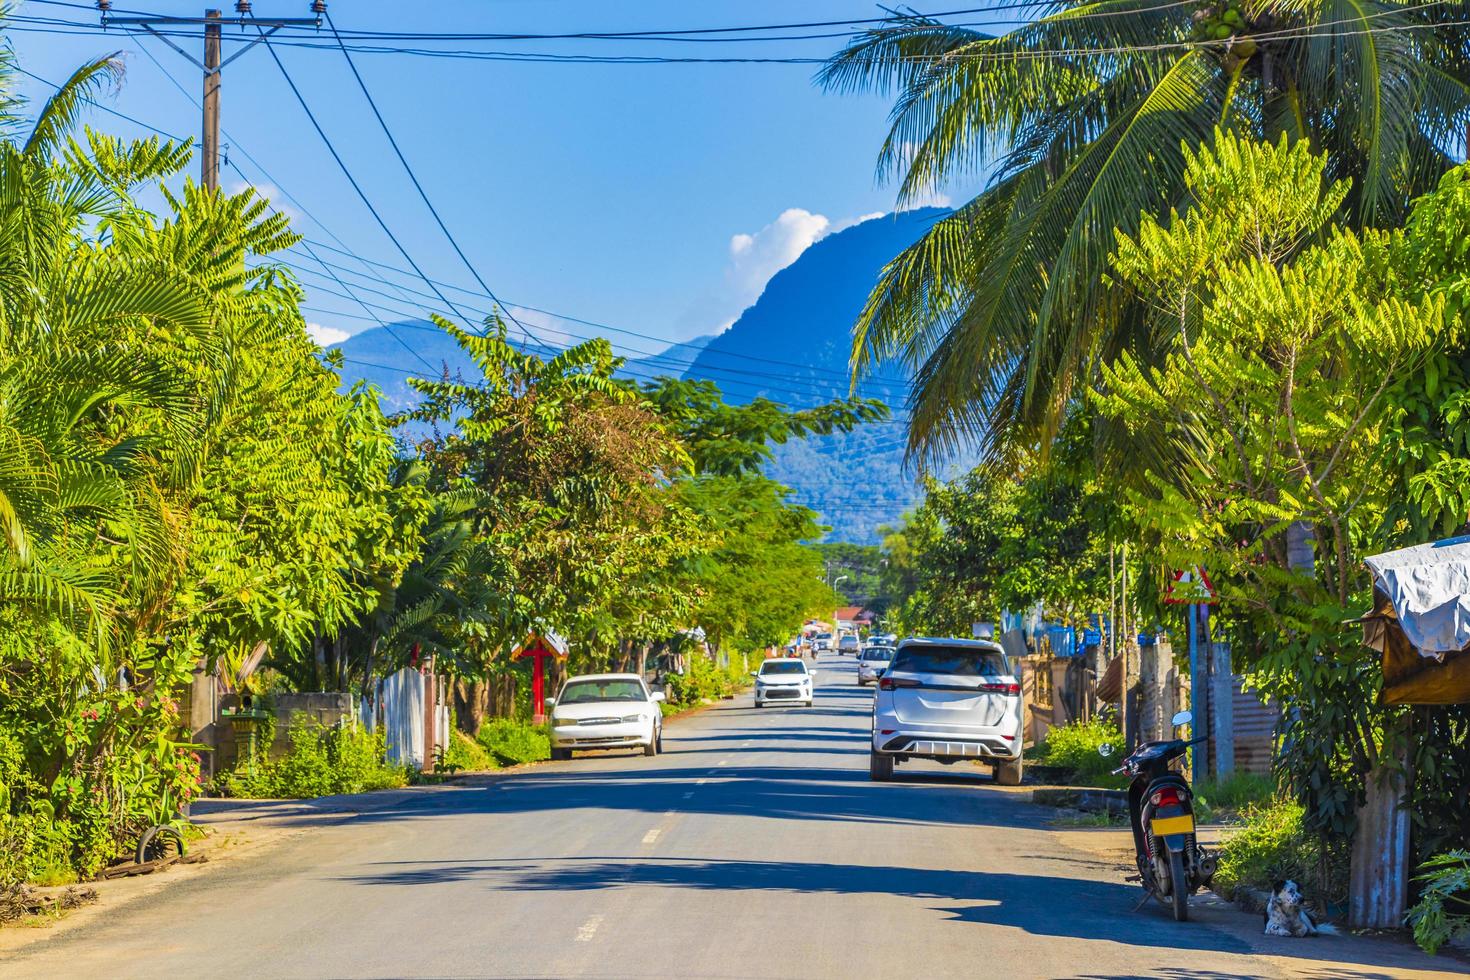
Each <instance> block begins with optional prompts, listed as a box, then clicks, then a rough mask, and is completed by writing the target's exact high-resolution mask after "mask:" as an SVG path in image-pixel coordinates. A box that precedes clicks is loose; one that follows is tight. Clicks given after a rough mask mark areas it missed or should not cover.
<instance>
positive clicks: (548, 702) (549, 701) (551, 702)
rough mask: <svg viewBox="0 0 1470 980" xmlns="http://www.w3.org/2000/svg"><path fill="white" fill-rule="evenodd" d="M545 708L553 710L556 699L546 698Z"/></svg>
mask: <svg viewBox="0 0 1470 980" xmlns="http://www.w3.org/2000/svg"><path fill="white" fill-rule="evenodd" d="M546 706H547V707H548V708H554V707H556V698H547V699H546Z"/></svg>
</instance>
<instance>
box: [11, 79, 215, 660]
mask: <svg viewBox="0 0 1470 980" xmlns="http://www.w3.org/2000/svg"><path fill="white" fill-rule="evenodd" d="M119 72H120V66H119V64H118V62H117V61H116V59H115V58H111V57H109V58H101V59H98V60H97V61H94V62H91V63H88V64H86V65H84V66H82V67H81V68H80V69H78V70H77V71H76V72H75V73H74V74H73V75H72V77H71V78H70V79H68V81H67V82H66V84H65V85H63V86H62V87H61V88H60V89H59V90H58V91H57V93H56V94H55V95H54V96H52V97H51V99H49V100H48V101H47V102H46V103H45V105H44V106H43V107H42V108H41V110H40V112H39V113H38V114H37V116H36V118H35V121H34V122H33V124H32V125H31V126H30V127H29V130H28V131H27V132H23V133H22V132H19V131H18V130H19V129H20V127H19V125H18V124H15V125H13V126H12V133H11V138H8V139H3V140H0V599H3V600H6V601H10V602H16V603H19V604H21V605H22V606H24V607H27V608H30V609H34V610H38V611H39V610H45V611H47V612H49V613H50V614H52V615H59V616H61V617H62V618H63V619H64V620H65V621H67V622H69V623H71V624H72V625H73V626H74V627H76V628H78V629H79V631H81V632H84V633H86V634H88V635H90V636H91V637H92V639H93V640H94V641H95V642H96V643H97V644H98V645H100V646H106V645H108V642H109V640H110V639H111V638H112V636H113V635H114V634H115V633H116V632H117V630H118V628H119V627H120V625H121V624H120V623H119V622H118V620H117V619H116V616H117V614H118V612H119V610H120V607H121V606H122V604H123V600H124V595H125V594H126V595H127V597H128V599H129V600H130V602H131V605H132V607H133V611H134V614H136V612H137V609H138V608H139V607H141V606H146V604H147V602H148V600H149V598H150V597H151V596H152V595H154V594H156V591H157V589H158V588H159V587H160V586H161V585H162V583H163V581H164V580H165V579H166V578H167V576H169V575H170V574H171V573H172V572H173V571H175V570H176V568H177V565H178V562H179V545H178V536H177V534H176V533H175V532H176V529H177V521H178V516H179V515H178V513H177V505H176V504H175V503H174V502H173V501H171V500H170V496H169V492H168V491H169V488H170V487H174V486H178V485H179V483H180V481H181V479H182V478H183V477H184V475H185V473H186V471H187V470H188V469H189V468H190V466H191V464H192V459H193V454H192V452H191V449H190V446H191V443H192V442H194V441H195V439H196V435H195V434H196V433H197V430H198V428H199V412H200V409H201V407H202V406H201V399H200V398H199V397H198V393H197V390H196V386H191V385H190V384H189V379H188V378H187V377H186V376H184V375H183V374H181V373H180V372H179V371H178V370H177V366H176V365H174V364H170V363H167V362H166V361H165V360H163V359H161V358H160V357H159V356H158V355H157V345H150V344H149V343H148V342H147V339H148V336H149V332H150V331H174V332H176V333H178V334H179V335H180V336H189V337H192V338H194V339H195V340H196V341H200V342H201V343H200V344H199V345H198V347H199V348H200V349H201V350H204V351H205V352H206V353H207V351H208V348H210V347H211V346H217V345H215V344H213V343H212V333H213V330H214V326H213V310H212V308H211V302H210V297H209V295H208V293H207V291H206V289H205V288H203V287H202V286H201V284H200V281H199V277H198V276H195V275H192V274H190V273H189V272H187V271H185V270H184V269H182V268H178V267H175V266H174V265H173V264H172V263H171V262H169V261H168V260H167V258H166V257H163V256H160V255H159V254H158V252H157V249H156V248H145V247H138V241H139V240H138V238H137V237H136V235H135V232H136V224H137V222H138V221H139V220H141V219H139V218H137V213H136V209H135V207H134V206H133V204H132V202H131V200H130V199H129V197H128V195H127V189H128V187H129V186H131V185H133V184H135V183H137V182H140V181H144V180H149V179H152V178H154V177H156V176H158V175H160V174H163V173H169V172H172V171H173V170H175V169H177V167H178V166H180V165H181V162H182V161H183V160H186V159H187V158H188V152H189V151H188V147H187V146H178V145H175V144H172V143H168V142H160V141H157V140H149V141H141V142H138V143H133V144H124V143H122V142H120V141H117V140H114V139H111V138H109V137H104V136H99V135H96V134H91V133H89V134H87V137H86V139H85V142H82V141H73V139H72V138H71V137H72V132H73V130H74V129H75V124H76V120H77V116H78V113H79V112H80V110H81V108H82V107H83V106H84V105H85V104H86V103H87V102H89V101H90V100H91V99H92V98H93V97H94V96H95V95H96V94H97V93H98V91H99V90H100V89H102V88H104V87H106V86H107V85H109V84H111V83H114V82H115V81H116V80H117V78H118V77H119ZM3 73H4V66H3V65H0V76H3ZM14 108H15V107H14V106H13V105H11V104H10V103H4V104H3V105H0V114H3V115H5V116H6V117H12V118H13V116H14V112H13V111H12V110H13V109H14ZM104 238H105V239H110V241H107V242H106V244H105V247H104V242H103V239H104ZM194 356H196V357H197V356H199V355H198V354H197V353H196V354H195V355H194Z"/></svg>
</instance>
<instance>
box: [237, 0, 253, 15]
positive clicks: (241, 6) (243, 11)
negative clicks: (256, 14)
mask: <svg viewBox="0 0 1470 980" xmlns="http://www.w3.org/2000/svg"><path fill="white" fill-rule="evenodd" d="M235 13H237V14H239V15H240V16H241V17H248V16H250V0H235Z"/></svg>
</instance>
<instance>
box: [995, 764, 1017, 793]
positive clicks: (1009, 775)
mask: <svg viewBox="0 0 1470 980" xmlns="http://www.w3.org/2000/svg"><path fill="white" fill-rule="evenodd" d="M1021 770H1022V762H1021V759H1020V757H1017V758H1015V759H1012V760H1010V761H1008V762H1000V763H997V764H996V766H995V781H996V782H997V783H1000V785H1002V786H1020V785H1021Z"/></svg>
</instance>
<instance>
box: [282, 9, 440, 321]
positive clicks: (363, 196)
mask: <svg viewBox="0 0 1470 980" xmlns="http://www.w3.org/2000/svg"><path fill="white" fill-rule="evenodd" d="M260 34H261V41H262V43H263V44H264V45H265V49H266V50H267V51H269V52H270V56H271V60H272V61H274V62H275V63H276V67H277V68H279V69H280V71H281V77H282V78H284V79H285V80H286V84H287V85H288V86H289V87H290V89H291V94H292V95H294V96H296V101H297V102H298V103H299V104H300V105H301V111H302V112H304V113H306V118H307V119H308V120H310V121H311V126H312V128H313V129H315V130H316V134H317V135H318V136H319V137H321V140H322V143H324V144H325V145H326V147H327V151H328V152H329V153H331V154H332V159H333V160H335V161H337V166H338V167H339V168H340V169H341V170H342V174H343V176H345V177H346V178H347V182H348V183H349V184H351V185H352V189H353V190H354V191H356V192H357V196H358V197H359V198H361V199H362V203H363V205H364V206H365V207H366V208H367V209H368V212H369V213H370V214H371V215H372V216H373V220H374V221H376V222H377V223H378V227H379V228H381V229H382V230H383V234H385V235H387V236H388V240H389V241H391V242H392V243H393V246H394V247H395V248H397V249H398V252H399V254H401V255H402V256H403V258H404V261H406V262H407V263H408V264H409V265H410V266H411V267H412V268H413V270H414V272H416V273H418V275H419V278H421V279H423V280H424V282H425V283H427V284H428V285H429V288H430V289H431V290H433V292H434V295H435V296H438V297H439V299H440V300H441V301H442V302H443V303H444V304H445V305H446V306H447V307H449V309H450V310H452V311H453V312H454V314H455V315H456V316H458V317H459V318H460V319H461V320H466V318H465V316H464V314H463V313H461V312H460V311H459V309H458V308H457V307H456V306H455V305H454V304H453V303H452V302H450V301H449V299H448V298H447V297H446V296H445V295H444V294H443V293H441V292H440V291H439V289H438V287H437V286H435V285H434V284H433V281H432V280H431V279H429V277H428V276H427V275H425V274H424V270H423V269H420V268H419V265H418V263H417V262H415V261H414V260H413V256H412V255H410V254H408V249H406V248H404V247H403V243H402V242H400V241H399V240H398V238H397V236H395V235H394V234H393V231H392V229H390V228H389V227H388V223H387V222H386V221H384V220H383V216H382V215H380V214H379V213H378V209H377V208H376V207H374V206H373V202H372V200H371V199H369V198H368V196H367V193H366V192H365V191H364V190H363V189H362V185H360V184H359V183H358V182H357V178H356V177H354V176H352V171H351V170H350V169H348V167H347V163H346V162H345V161H344V160H343V159H342V155H341V154H340V153H338V152H337V148H336V146H334V145H333V144H332V141H331V139H330V138H329V137H328V136H327V133H326V130H324V129H322V126H321V123H319V122H317V118H316V114H315V113H313V112H312V111H311V106H309V105H307V102H306V98H305V96H303V95H302V94H301V90H300V89H299V88H297V87H296V80H295V79H293V78H292V77H291V73H290V72H288V71H287V70H286V66H285V64H283V63H282V62H281V56H280V55H278V54H277V53H276V49H275V45H273V44H272V43H271V41H270V38H268V37H266V36H265V32H264V31H261V32H260ZM466 323H467V324H468V321H467V320H466Z"/></svg>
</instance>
